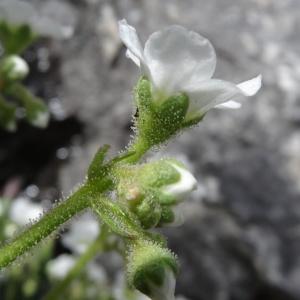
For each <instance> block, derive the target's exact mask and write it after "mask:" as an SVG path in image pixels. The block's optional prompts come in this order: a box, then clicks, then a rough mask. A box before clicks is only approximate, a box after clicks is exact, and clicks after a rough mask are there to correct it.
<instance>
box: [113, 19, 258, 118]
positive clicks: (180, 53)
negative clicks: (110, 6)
mask: <svg viewBox="0 0 300 300" xmlns="http://www.w3.org/2000/svg"><path fill="white" fill-rule="evenodd" d="M119 33H120V37H121V39H122V41H123V43H124V44H125V45H126V47H127V48H128V50H127V53H126V54H127V56H128V57H129V58H130V59H132V60H133V61H134V62H135V63H136V64H137V65H138V66H139V67H140V68H141V71H142V73H143V75H145V76H146V77H147V78H148V79H149V80H150V81H151V83H152V89H153V93H154V98H155V99H157V101H161V100H163V99H167V98H168V97H169V96H172V95H174V94H176V93H185V94H187V96H188V97H189V101H190V104H189V109H188V113H187V119H192V118H193V117H195V116H198V115H199V113H200V115H201V114H203V113H206V112H207V111H208V110H209V109H211V108H213V107H222V108H232V109H234V108H239V107H240V106H241V102H242V100H243V99H244V98H245V96H253V95H255V94H256V92H257V91H258V90H259V89H260V87H261V75H259V76H257V77H255V78H253V79H251V80H249V81H245V82H242V83H240V84H238V85H236V84H234V83H231V82H227V81H223V80H219V79H212V76H213V74H214V71H215V67H216V54H215V50H214V48H213V46H212V45H211V43H210V42H209V41H208V40H207V39H206V38H204V37H202V36H201V35H199V34H197V33H196V32H193V31H188V30H187V29H186V28H184V27H181V26H178V25H173V26H170V27H168V28H166V29H164V30H161V31H157V32H154V33H153V34H152V35H151V36H150V37H149V39H148V40H147V42H146V43H145V47H144V49H143V48H142V46H141V43H140V40H139V38H138V35H137V33H136V30H135V28H133V27H132V26H130V25H128V24H127V22H126V20H122V21H119Z"/></svg>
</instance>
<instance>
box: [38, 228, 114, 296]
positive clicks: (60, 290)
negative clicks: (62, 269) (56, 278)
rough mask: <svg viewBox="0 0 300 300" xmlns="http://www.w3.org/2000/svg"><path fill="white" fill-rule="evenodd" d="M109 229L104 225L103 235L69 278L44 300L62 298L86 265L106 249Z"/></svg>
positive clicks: (70, 272)
mask: <svg viewBox="0 0 300 300" xmlns="http://www.w3.org/2000/svg"><path fill="white" fill-rule="evenodd" d="M107 233H108V231H107V227H106V226H105V225H102V227H101V233H100V235H99V236H98V238H97V239H96V240H95V241H94V242H93V243H91V245H90V246H89V247H88V249H87V250H86V252H85V253H83V254H82V255H81V256H80V257H79V259H78V260H77V261H76V263H75V265H74V266H73V268H72V269H71V270H70V271H69V273H68V274H67V276H66V277H65V278H64V279H63V280H62V281H60V282H59V283H58V284H57V285H56V286H54V288H53V289H52V290H51V291H50V292H49V293H48V294H47V295H46V297H45V298H44V299H43V300H57V299H59V298H60V297H61V296H62V293H63V291H64V290H65V289H66V288H67V287H68V286H69V284H70V283H71V282H72V281H73V280H74V279H75V278H76V277H78V276H79V275H80V273H81V272H82V270H83V268H84V267H85V266H86V264H87V263H88V262H89V261H90V260H91V259H92V258H93V257H94V256H95V255H96V254H98V253H100V252H101V251H103V250H104V249H105V240H106V237H107Z"/></svg>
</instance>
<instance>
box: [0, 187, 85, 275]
mask: <svg viewBox="0 0 300 300" xmlns="http://www.w3.org/2000/svg"><path fill="white" fill-rule="evenodd" d="M89 191H90V187H89V186H87V185H84V186H82V187H81V188H80V189H79V190H78V191H76V192H75V193H74V194H73V195H71V196H70V197H69V198H67V199H66V200H65V201H63V202H61V203H60V204H59V205H58V206H56V207H55V208H53V209H52V210H51V211H50V212H49V213H47V214H46V215H45V216H44V217H43V218H42V219H40V220H39V221H38V222H37V223H35V224H34V225H32V226H31V227H30V228H28V229H26V230H25V231H24V232H22V233H21V234H20V235H19V236H17V237H16V238H15V239H13V240H12V241H11V242H10V243H8V244H7V245H5V246H3V247H2V248H1V249H0V269H2V268H4V267H6V266H7V265H9V264H10V263H11V262H13V261H14V260H15V259H16V258H17V257H19V256H20V255H22V254H24V253H25V252H26V251H28V250H29V249H31V248H32V247H34V246H35V245H36V244H37V243H39V242H40V241H41V240H43V239H44V238H46V237H47V236H48V235H50V234H51V233H52V232H53V231H55V230H56V229H57V228H58V227H59V226H60V225H62V224H63V223H65V222H66V221H67V220H69V219H70V218H71V217H73V216H74V215H76V214H77V213H78V212H80V211H82V210H83V209H85V208H87V207H88V206H89V205H90V201H89V200H90V199H89V195H90V193H89Z"/></svg>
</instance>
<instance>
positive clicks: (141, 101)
mask: <svg viewBox="0 0 300 300" xmlns="http://www.w3.org/2000/svg"><path fill="white" fill-rule="evenodd" d="M134 95H135V97H134V100H135V105H136V107H137V108H138V109H139V110H142V111H144V110H145V109H148V108H149V107H150V105H151V101H152V93H151V83H150V81H149V80H148V79H147V78H145V77H144V76H142V77H141V78H140V79H139V81H138V83H137V85H136V87H135V90H134Z"/></svg>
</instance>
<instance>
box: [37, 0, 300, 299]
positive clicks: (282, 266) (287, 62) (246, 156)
mask: <svg viewBox="0 0 300 300" xmlns="http://www.w3.org/2000/svg"><path fill="white" fill-rule="evenodd" d="M35 2H36V3H38V4H39V5H41V6H43V5H44V3H46V2H51V0H48V1H45V0H43V1H42V0H40V1H35ZM61 2H62V1H61ZM64 5H66V6H68V7H69V10H68V9H67V11H68V14H70V12H71V13H72V14H73V15H72V22H73V23H72V24H73V26H75V33H74V36H73V38H72V39H70V40H67V41H63V42H62V41H55V42H53V43H52V47H53V48H52V49H55V51H57V53H58V55H59V57H60V61H61V65H60V72H61V78H62V83H61V84H60V85H59V87H58V95H59V99H60V100H61V101H62V106H63V107H64V109H65V112H66V114H67V115H75V116H76V117H77V118H78V119H79V120H80V121H81V122H83V124H84V125H85V133H84V135H83V137H82V136H81V137H79V138H76V139H73V143H72V146H71V147H70V148H69V149H68V153H69V156H68V157H69V159H68V161H67V162H66V163H65V164H64V166H62V167H60V169H59V173H60V174H59V182H60V186H61V189H62V190H63V191H65V192H66V193H68V192H69V190H70V189H71V188H72V187H73V186H74V185H76V184H78V183H79V182H80V181H81V180H82V179H83V178H84V175H85V170H86V167H87V165H88V163H89V161H90V159H91V157H92V155H93V154H94V153H95V151H96V150H97V148H98V147H99V145H102V144H107V143H108V144H111V145H112V153H116V152H117V151H119V149H121V148H122V147H124V146H125V145H126V143H127V142H128V140H129V138H130V126H131V117H130V115H131V114H132V107H131V102H132V97H131V96H132V95H131V93H132V92H131V91H132V87H133V85H134V84H135V82H136V80H137V78H138V70H137V69H136V67H135V66H134V65H133V64H132V63H131V62H130V61H129V60H127V59H126V58H125V49H124V48H123V47H122V45H121V44H120V42H119V40H118V36H117V32H116V21H117V20H118V19H121V18H126V19H127V20H128V22H129V23H131V24H133V25H134V26H136V28H137V30H138V32H139V34H140V36H141V38H142V40H143V41H145V40H146V39H147V37H148V35H149V34H150V33H152V32H153V31H156V30H158V29H160V28H162V27H164V26H167V25H169V24H173V23H178V24H181V25H184V26H187V27H189V28H190V29H192V30H194V31H197V32H199V33H201V34H203V35H204V36H206V37H207V38H208V39H210V40H211V42H212V43H213V45H214V46H215V48H216V52H217V56H218V64H217V70H216V75H215V77H218V78H222V79H227V80H231V81H234V82H239V81H243V80H245V79H248V78H251V77H253V76H255V75H257V74H258V73H262V75H263V82H264V84H263V89H262V90H261V91H260V92H259V94H258V95H257V96H256V97H254V98H253V99H250V100H249V101H248V103H246V104H245V105H244V106H243V108H242V109H240V110H238V111H217V110H216V111H212V112H210V113H209V114H208V115H207V117H206V118H205V119H204V121H203V122H202V123H201V125H200V126H199V127H198V128H195V129H193V130H191V131H189V132H186V133H184V134H183V135H181V136H179V137H178V138H177V139H176V140H175V141H172V142H171V143H170V144H169V145H168V146H167V147H166V148H165V149H163V152H164V155H172V156H176V157H183V159H184V160H186V161H187V162H188V163H189V164H190V165H191V167H192V169H193V170H194V172H195V174H196V176H197V178H198V179H199V189H198V191H196V192H195V194H194V195H193V197H192V199H191V200H190V201H189V202H187V203H186V204H185V206H184V208H183V210H184V213H185V215H186V219H187V221H186V223H185V224H184V225H183V226H182V227H180V228H168V229H167V230H166V233H167V234H168V236H169V242H170V246H171V247H172V249H173V250H174V251H175V252H176V253H178V255H179V259H180V261H181V264H182V267H181V274H180V277H179V280H178V287H177V290H178V293H180V294H182V295H184V296H186V297H188V298H189V299H191V300H193V299H195V300H196V299H197V300H199V299H210V300H229V299H230V300H231V299H232V300H234V299H239V300H244V299H245V300H248V299H249V300H254V299H256V300H258V299H274V300H277V299H280V300H281V299H282V300H283V299H299V298H300V288H299V283H300V259H299V251H300V227H299V224H300V223H299V222H300V134H299V132H300V99H299V96H300V88H299V80H300V39H299V36H300V2H299V1H297V0H286V1H275V0H273V1H272V0H251V1H250V0H243V1H241V0H222V1H220V0H210V1H205V0H185V1H180V0H165V1H159V0H151V1H147V0H140V1H137V0H117V1H101V0H99V1H97V0H81V1H79V0H76V1H75V0H74V1H64ZM52 51H54V50H52Z"/></svg>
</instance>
